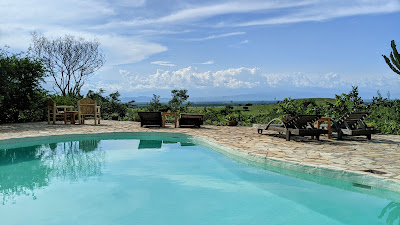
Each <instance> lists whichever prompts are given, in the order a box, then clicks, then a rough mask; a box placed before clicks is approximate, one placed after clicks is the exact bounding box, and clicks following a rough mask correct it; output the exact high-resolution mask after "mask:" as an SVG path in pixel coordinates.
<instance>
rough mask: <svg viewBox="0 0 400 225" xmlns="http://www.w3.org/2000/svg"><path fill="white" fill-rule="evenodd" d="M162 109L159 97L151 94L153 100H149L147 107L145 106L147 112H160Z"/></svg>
mask: <svg viewBox="0 0 400 225" xmlns="http://www.w3.org/2000/svg"><path fill="white" fill-rule="evenodd" d="M161 108H162V104H161V102H160V96H159V95H155V94H153V98H152V99H151V101H150V103H149V105H148V106H147V110H148V111H150V112H157V111H160V110H161Z"/></svg>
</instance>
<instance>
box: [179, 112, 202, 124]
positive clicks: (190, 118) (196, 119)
mask: <svg viewBox="0 0 400 225" xmlns="http://www.w3.org/2000/svg"><path fill="white" fill-rule="evenodd" d="M203 118H204V114H194V113H181V115H180V117H179V127H182V126H194V127H200V125H203Z"/></svg>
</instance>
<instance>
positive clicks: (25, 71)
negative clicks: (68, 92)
mask: <svg viewBox="0 0 400 225" xmlns="http://www.w3.org/2000/svg"><path fill="white" fill-rule="evenodd" d="M21 55H22V53H20V54H9V53H8V52H6V51H4V50H1V49H0V123H9V122H24V121H37V120H41V119H43V117H44V109H45V101H44V100H45V95H46V92H45V90H43V88H42V87H41V85H40V83H41V82H42V81H43V77H44V76H45V70H44V67H43V65H42V63H41V62H40V61H38V60H33V59H31V58H29V57H27V56H21Z"/></svg>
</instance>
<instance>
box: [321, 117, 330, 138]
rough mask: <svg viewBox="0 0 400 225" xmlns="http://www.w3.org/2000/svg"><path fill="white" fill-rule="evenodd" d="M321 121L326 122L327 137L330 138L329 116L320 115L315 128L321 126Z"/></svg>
mask: <svg viewBox="0 0 400 225" xmlns="http://www.w3.org/2000/svg"><path fill="white" fill-rule="evenodd" d="M321 122H328V139H331V134H332V131H331V118H330V117H321V118H320V119H319V120H317V128H318V129H320V127H321Z"/></svg>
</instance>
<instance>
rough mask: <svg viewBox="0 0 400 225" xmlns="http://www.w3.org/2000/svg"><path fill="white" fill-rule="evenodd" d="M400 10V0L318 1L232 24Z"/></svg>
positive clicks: (267, 22)
mask: <svg viewBox="0 0 400 225" xmlns="http://www.w3.org/2000/svg"><path fill="white" fill-rule="evenodd" d="M397 11H400V2H399V1H397V0H380V1H374V0H356V1H347V0H340V1H324V0H320V1H316V4H313V5H312V6H311V7H305V8H302V9H301V10H294V11H293V12H289V13H288V15H284V16H276V17H269V18H266V19H262V20H254V21H246V22H242V23H236V24H231V25H230V26H234V27H235V26H241V27H243V26H259V25H274V24H287V23H300V22H310V21H324V20H329V19H334V18H340V17H348V16H356V15H366V14H380V13H393V12H397Z"/></svg>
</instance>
